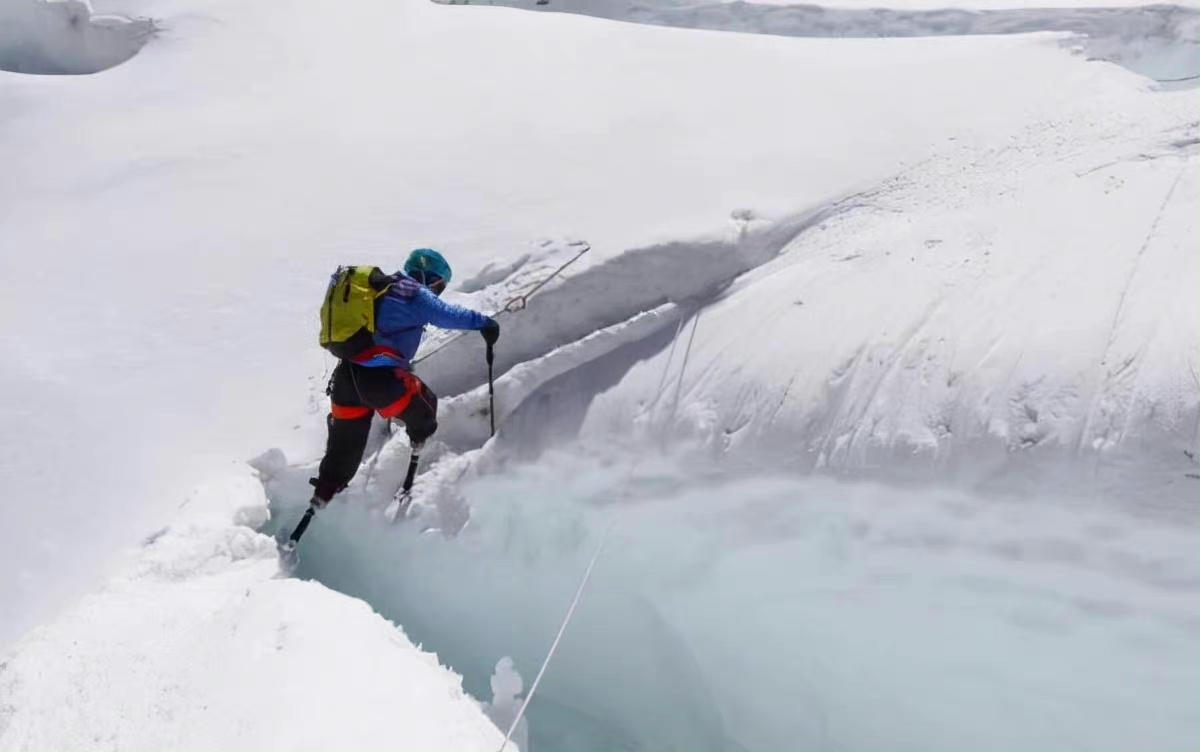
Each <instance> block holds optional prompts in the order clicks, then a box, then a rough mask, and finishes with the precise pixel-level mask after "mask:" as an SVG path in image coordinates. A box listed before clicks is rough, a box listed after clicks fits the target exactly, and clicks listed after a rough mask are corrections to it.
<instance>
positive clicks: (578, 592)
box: [497, 314, 700, 752]
mask: <svg viewBox="0 0 1200 752" xmlns="http://www.w3.org/2000/svg"><path fill="white" fill-rule="evenodd" d="M685 320H686V319H680V323H679V326H678V327H676V329H675V337H674V338H673V339H672V341H671V352H670V354H669V355H668V356H667V361H666V363H664V364H663V372H662V375H661V377H660V378H659V390H660V391H661V389H662V385H663V384H664V383H666V379H667V371H668V370H669V369H670V367H671V358H672V357H673V356H674V354H675V344H676V342H677V340H678V339H679V333H680V331H682V330H683V322H684V321H685ZM699 321H700V316H699V314H697V315H696V317H695V319H694V320H693V322H692V333H691V336H690V337H689V338H688V346H687V354H688V355H690V354H691V350H692V340H694V339H695V337H696V327H697V326H698V325H699ZM685 370H687V355H685V356H684V360H683V364H682V368H681V369H680V372H679V384H678V385H677V386H676V404H678V401H679V400H678V389H679V387H680V386H681V385H682V383H683V372H684V371H685ZM658 396H661V394H660V395H658ZM655 401H656V402H657V397H656V398H655ZM641 461H642V457H641V455H639V456H638V457H637V458H636V459H635V460H634V462H633V464H632V465H630V467H629V473H628V474H627V475H626V476H625V480H624V481H623V482H622V483H621V489H622V491H625V490H628V488H629V485H630V482H631V481H632V480H633V474H634V473H635V472H636V471H637V468H638V465H639V464H640V463H641ZM619 520H620V515H619V513H615V512H614V515H613V518H612V520H611V521H610V522H609V523H608V525H607V526H606V527H605V528H604V532H603V533H601V534H600V540H599V541H598V542H597V543H596V550H595V551H593V552H592V558H591V559H589V560H588V564H587V567H586V568H585V569H584V570H583V576H582V577H581V578H580V579H579V587H577V588H576V589H575V596H574V597H573V598H571V604H570V605H569V606H568V607H567V613H566V615H565V616H563V620H562V623H561V624H559V625H558V632H557V633H556V634H555V635H554V641H553V642H551V643H550V649H549V650H547V651H546V657H545V659H543V660H542V665H541V667H540V668H539V669H538V672H537V676H535V677H534V679H533V684H531V685H529V692H528V693H527V694H526V695H525V699H524V700H522V701H521V707H520V708H518V709H517V714H516V716H514V717H513V720H512V723H510V724H509V726H508V731H506V732H505V734H504V741H503V742H502V743H501V744H500V748H499V750H497V752H504V748H505V747H507V746H508V742H509V741H510V740H511V739H512V735H513V733H514V732H515V731H516V730H517V726H518V725H519V724H520V723H521V719H522V718H524V717H525V709H526V708H528V707H529V703H530V702H531V701H532V700H533V695H534V694H535V693H536V692H537V688H538V685H539V684H541V682H542V677H543V676H545V675H546V669H547V668H549V666H550V661H551V660H552V659H553V658H554V654H555V653H556V652H557V651H558V645H559V643H560V642H562V637H563V634H564V633H566V631H567V625H569V624H570V623H571V617H573V616H574V615H575V607H576V606H578V605H579V601H580V600H581V599H582V598H583V591H584V590H586V589H587V585H588V582H589V581H590V580H591V578H592V570H593V569H595V568H596V562H597V561H599V560H600V554H601V553H602V552H603V551H604V544H605V543H607V542H608V534H609V533H611V532H612V529H613V528H614V527H616V526H617V522H618V521H619Z"/></svg>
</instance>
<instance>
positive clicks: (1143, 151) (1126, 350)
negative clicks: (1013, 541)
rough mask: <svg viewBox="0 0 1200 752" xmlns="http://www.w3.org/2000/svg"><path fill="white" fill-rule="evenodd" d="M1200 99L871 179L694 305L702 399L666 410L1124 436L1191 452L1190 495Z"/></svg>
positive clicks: (767, 437) (799, 421)
mask: <svg viewBox="0 0 1200 752" xmlns="http://www.w3.org/2000/svg"><path fill="white" fill-rule="evenodd" d="M1127 96H1130V98H1131V99H1136V98H1139V97H1141V96H1142V95H1141V94H1140V93H1138V92H1136V91H1133V90H1131V91H1130V92H1128V94H1127ZM1195 104H1196V97H1195V95H1194V94H1193V93H1191V92H1186V93H1174V94H1161V95H1159V96H1158V97H1157V98H1156V99H1155V107H1154V108H1153V109H1152V111H1145V110H1143V111H1138V112H1137V114H1133V110H1131V109H1127V108H1126V107H1125V106H1124V105H1122V104H1118V103H1117V101H1104V102H1099V101H1096V102H1083V103H1080V105H1079V106H1078V108H1074V107H1071V108H1068V107H1063V108H1060V110H1059V112H1058V113H1057V114H1055V115H1054V116H1052V117H1047V118H1046V119H1044V120H1042V121H1040V122H1035V123H1033V124H1031V125H1030V126H1028V127H1027V128H1025V129H1024V130H1023V131H1021V132H1020V133H1017V134H1013V135H1012V137H1011V138H1009V139H1006V140H1004V141H1002V142H1000V143H997V144H993V145H989V146H986V147H983V148H981V147H980V145H979V144H975V143H961V142H957V141H956V142H954V143H952V144H947V146H946V148H945V149H944V150H943V151H942V152H941V153H940V154H939V155H938V156H936V157H934V158H932V159H930V160H928V161H925V162H922V163H920V164H918V165H915V166H913V167H912V168H910V169H907V170H905V171H903V172H901V173H899V174H898V175H897V176H895V177H894V178H892V179H890V180H888V181H885V182H884V183H882V184H881V185H879V186H877V187H874V188H872V189H870V190H868V191H864V192H863V193H861V194H859V195H857V196H855V197H853V198H852V199H850V200H849V201H848V202H847V209H846V210H845V211H841V212H839V213H837V214H836V215H834V216H831V217H830V218H828V219H826V220H824V221H823V222H822V223H821V224H820V226H819V227H818V228H816V229H815V230H813V231H809V232H806V233H804V234H802V235H800V236H799V237H798V238H797V239H796V240H795V241H793V242H792V243H790V244H789V245H788V246H787V247H786V248H785V249H784V250H783V252H782V254H781V256H780V257H779V258H777V259H776V260H774V261H772V262H771V263H769V264H766V265H764V266H762V267H760V268H758V269H756V270H754V271H753V272H751V273H750V274H748V275H747V276H745V277H743V278H741V279H739V280H738V282H737V284H736V285H735V286H734V287H733V288H732V289H730V290H729V291H728V292H727V293H726V294H724V295H723V296H721V299H720V300H719V302H717V303H716V304H715V305H713V306H710V307H707V308H705V309H704V310H703V311H701V312H700V313H698V314H697V315H696V316H695V317H694V318H693V319H692V321H691V322H690V324H689V329H685V330H684V334H685V335H688V334H689V331H690V329H691V328H694V329H695V330H696V331H697V332H699V333H701V334H702V336H698V337H697V338H696V341H695V346H694V348H692V349H691V350H690V357H691V360H690V362H688V363H684V364H682V366H681V365H680V364H679V362H678V361H677V363H676V364H675V365H674V369H672V370H671V371H670V374H671V379H672V380H674V378H675V375H676V374H678V377H679V385H680V386H679V388H680V394H678V395H675V399H676V400H678V401H679V402H681V404H682V405H683V407H681V409H680V410H679V411H677V412H675V413H673V414H668V413H667V411H666V410H660V411H659V412H658V413H657V415H655V416H653V422H655V423H664V422H665V423H666V424H668V425H666V426H665V428H664V427H661V426H657V425H656V430H666V431H667V432H668V433H670V434H678V433H681V432H682V433H688V434H692V435H698V436H699V437H700V438H702V440H703V441H704V442H706V443H708V444H710V445H712V446H713V447H714V448H716V449H719V450H722V451H728V450H730V449H736V448H739V447H743V446H744V445H747V444H750V445H753V446H755V447H756V448H758V449H759V450H763V449H773V450H775V451H776V452H777V453H778V454H781V455H783V456H784V458H785V460H786V461H787V462H788V463H789V464H790V463H795V462H798V463H800V464H801V465H803V466H805V467H818V468H819V467H827V466H828V467H835V468H838V469H840V470H842V471H846V470H854V469H858V470H862V469H868V468H871V467H879V466H886V465H888V464H891V463H893V462H896V461H899V462H909V463H911V462H918V463H927V464H930V465H932V466H934V467H936V468H937V470H938V472H939V473H944V472H945V471H947V470H949V469H953V468H954V467H962V466H964V465H965V466H974V468H975V469H979V468H980V467H983V468H988V469H989V470H991V469H992V468H993V463H997V462H1003V461H1004V460H1005V459H1006V458H1014V457H1020V456H1022V455H1027V454H1037V455H1038V456H1039V457H1041V458H1043V459H1044V458H1045V457H1046V456H1047V455H1051V456H1054V457H1056V458H1058V457H1062V458H1069V459H1073V460H1077V461H1085V462H1087V463H1088V469H1087V472H1088V473H1089V474H1102V473H1104V472H1105V471H1107V470H1108V469H1110V468H1105V466H1104V463H1105V462H1106V461H1108V460H1110V459H1115V458H1117V457H1120V456H1122V455H1128V454H1136V455H1138V456H1140V457H1150V456H1160V457H1172V458H1174V459H1176V460H1177V464H1176V466H1177V467H1178V468H1179V469H1178V470H1177V471H1176V473H1175V474H1174V480H1175V481H1176V482H1175V483H1174V486H1175V488H1174V489H1173V493H1172V495H1173V496H1174V497H1175V498H1176V499H1177V500H1179V501H1180V502H1183V501H1187V500H1190V499H1191V498H1193V497H1194V494H1195V492H1196V490H1197V489H1196V488H1195V487H1193V485H1192V484H1190V483H1186V482H1184V480H1185V479H1184V473H1185V472H1186V471H1187V470H1188V469H1189V468H1190V466H1191V463H1190V462H1188V460H1187V459H1186V456H1185V453H1186V452H1189V451H1194V450H1195V448H1196V442H1197V438H1198V437H1197V433H1196V431H1197V420H1198V419H1200V412H1198V409H1200V383H1198V382H1197V380H1196V374H1197V373H1200V299H1197V297H1196V296H1195V295H1193V294H1191V291H1193V290H1196V289H1198V288H1200V254H1197V253H1196V238H1197V237H1200V217H1198V216H1197V214H1196V212H1195V211H1194V208H1195V206H1196V203H1197V199H1198V198H1200V130H1198V128H1197V123H1196V121H1195V120H1194V119H1193V116H1194V113H1195V109H1194V108H1195ZM880 280H888V282H889V285H891V286H892V290H893V293H892V294H888V295H881V294H880ZM747 322H757V323H756V324H755V327H754V331H753V336H746V334H747V331H746V330H747ZM831 322H836V326H835V327H831V326H830V323H831ZM666 355H667V354H666V353H663V354H661V355H660V356H659V357H657V358H655V359H652V360H648V361H646V362H644V363H641V364H639V365H638V366H637V367H636V368H635V369H634V371H633V372H632V373H631V375H630V376H629V377H628V378H627V379H626V380H625V382H623V384H622V386H621V387H620V388H618V389H616V390H613V391H611V392H609V393H607V394H606V395H604V396H603V397H602V398H601V400H600V401H599V402H598V403H597V405H596V406H595V407H594V409H593V415H592V418H593V421H594V422H595V423H597V424H599V425H600V426H601V430H612V429H613V428H615V427H616V426H621V425H628V424H629V422H630V421H631V420H634V419H635V418H636V417H637V416H638V415H640V414H642V413H643V412H644V411H643V410H642V407H641V406H644V405H646V404H647V403H648V402H649V401H651V400H653V399H654V398H655V396H656V394H657V390H659V389H661V374H662V372H663V369H664V368H665V367H667V366H666V363H664V360H665V358H666ZM681 371H682V372H681ZM1035 449H1036V450H1037V451H1036V452H1034V451H1033V450H1035ZM989 450H992V451H989ZM980 452H982V453H983V455H982V456H979V455H978V454H975V453H980ZM964 454H966V455H969V457H964V456H963V455H964ZM970 455H974V456H970ZM1111 469H1112V470H1114V471H1115V470H1117V468H1111ZM1114 474H1116V473H1114Z"/></svg>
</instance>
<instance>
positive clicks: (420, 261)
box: [404, 248, 451, 285]
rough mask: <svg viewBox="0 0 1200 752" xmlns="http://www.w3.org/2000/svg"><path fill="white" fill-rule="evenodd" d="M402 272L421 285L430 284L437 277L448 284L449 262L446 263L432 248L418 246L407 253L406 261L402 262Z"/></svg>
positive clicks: (435, 280)
mask: <svg viewBox="0 0 1200 752" xmlns="http://www.w3.org/2000/svg"><path fill="white" fill-rule="evenodd" d="M404 273H405V274H407V275H408V276H410V277H412V278H413V279H415V280H416V281H418V282H420V283H421V284H423V285H431V284H433V283H434V282H437V280H439V279H440V280H441V281H442V282H444V283H445V284H450V274H451V272H450V264H448V263H446V259H444V258H442V254H440V253H438V252H437V251H435V250H433V249H432V248H418V249H417V250H415V251H413V252H412V253H410V254H408V261H405V262H404ZM435 277H436V279H435Z"/></svg>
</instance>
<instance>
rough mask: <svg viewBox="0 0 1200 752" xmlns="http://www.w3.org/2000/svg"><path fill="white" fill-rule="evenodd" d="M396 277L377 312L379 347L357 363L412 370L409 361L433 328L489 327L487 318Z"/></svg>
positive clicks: (421, 286) (358, 358) (376, 330)
mask: <svg viewBox="0 0 1200 752" xmlns="http://www.w3.org/2000/svg"><path fill="white" fill-rule="evenodd" d="M393 276H394V277H395V278H396V281H395V283H393V284H392V287H391V289H389V290H388V291H387V294H386V295H384V296H383V299H382V300H380V301H379V303H378V306H377V307H376V309H375V347H372V348H371V349H370V350H367V351H366V352H365V353H363V354H362V355H360V356H358V357H357V358H355V359H354V362H355V363H358V364H359V365H363V366H378V367H389V368H396V367H400V368H403V369H405V370H409V369H410V368H411V367H412V366H411V364H410V363H409V361H410V360H411V359H412V357H413V356H414V355H416V354H417V348H418V347H420V346H421V337H423V336H424V335H425V327H426V326H428V325H429V324H433V325H434V326H437V327H441V328H442V329H482V328H483V327H484V324H486V323H487V320H488V317H487V316H484V315H483V314H482V313H479V312H477V311H472V310H471V309H469V308H463V307H462V306H456V305H454V304H453V303H447V302H446V301H444V300H442V299H441V298H439V297H438V296H436V295H434V294H433V293H432V292H431V291H430V290H429V288H427V287H425V286H424V285H422V284H420V283H419V282H417V281H415V280H413V279H412V278H411V277H408V276H406V275H404V274H401V273H397V274H395V275H393Z"/></svg>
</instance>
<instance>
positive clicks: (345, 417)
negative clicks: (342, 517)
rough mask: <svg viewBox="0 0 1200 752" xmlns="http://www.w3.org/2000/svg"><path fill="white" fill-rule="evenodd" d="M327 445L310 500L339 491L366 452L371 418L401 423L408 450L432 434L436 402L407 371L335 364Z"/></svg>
mask: <svg viewBox="0 0 1200 752" xmlns="http://www.w3.org/2000/svg"><path fill="white" fill-rule="evenodd" d="M329 397H330V401H331V402H332V403H333V405H332V410H331V412H330V413H329V418H328V421H327V423H328V425H329V439H328V441H327V442H326V444H325V457H324V458H323V459H322V460H321V467H320V469H319V470H318V471H317V477H316V478H315V479H314V481H313V485H314V486H316V495H317V496H319V497H320V498H321V499H323V500H325V501H329V500H330V499H332V498H333V496H334V494H336V493H337V492H338V491H341V490H342V489H343V488H345V487H346V486H347V485H348V484H349V483H350V480H351V479H352V478H353V477H354V474H355V473H356V472H358V466H359V465H360V464H361V463H362V456H363V452H364V451H365V450H366V448H367V436H368V435H369V434H370V432H371V413H372V412H378V413H379V415H380V416H381V417H384V418H389V419H390V418H399V419H400V420H401V421H403V422H404V428H405V430H406V431H407V432H408V439H409V441H410V442H412V443H413V444H418V443H420V442H422V441H425V440H426V439H428V438H429V437H430V436H432V435H433V432H434V431H436V430H437V396H436V395H435V394H434V393H433V392H432V391H430V389H429V387H427V386H425V384H424V383H422V382H421V380H420V379H418V378H417V377H416V376H414V375H413V374H412V372H410V371H405V370H404V369H401V368H368V367H366V366H360V365H355V364H354V363H349V362H347V361H344V360H343V361H341V362H339V363H338V365H337V368H335V369H334V371H333V380H332V381H331V383H330V391H329Z"/></svg>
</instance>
